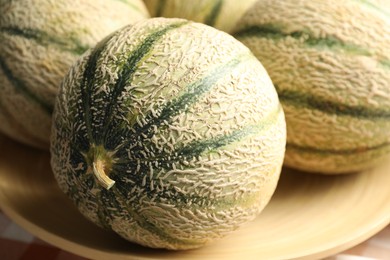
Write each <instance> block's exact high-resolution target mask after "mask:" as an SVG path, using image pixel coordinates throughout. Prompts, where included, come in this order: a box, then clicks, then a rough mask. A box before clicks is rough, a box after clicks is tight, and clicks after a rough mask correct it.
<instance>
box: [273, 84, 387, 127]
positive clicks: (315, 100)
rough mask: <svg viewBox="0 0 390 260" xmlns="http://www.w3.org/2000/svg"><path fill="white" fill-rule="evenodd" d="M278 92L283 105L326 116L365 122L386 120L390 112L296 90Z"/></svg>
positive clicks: (280, 90) (279, 90)
mask: <svg viewBox="0 0 390 260" xmlns="http://www.w3.org/2000/svg"><path fill="white" fill-rule="evenodd" d="M275 87H276V89H277V90H278V94H279V99H280V101H281V102H282V103H283V104H288V105H291V106H294V107H299V108H309V109H316V110H319V111H321V112H323V113H326V114H336V115H340V116H351V117H354V118H361V119H367V120H388V119H390V111H389V110H386V109H382V108H379V107H378V108H368V107H366V106H364V105H356V106H353V105H347V104H340V103H338V102H337V101H333V100H330V99H325V98H322V97H318V96H314V95H310V94H307V93H303V92H301V91H296V90H287V89H280V88H279V87H278V86H277V85H275Z"/></svg>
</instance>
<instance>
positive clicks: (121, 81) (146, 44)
mask: <svg viewBox="0 0 390 260" xmlns="http://www.w3.org/2000/svg"><path fill="white" fill-rule="evenodd" d="M188 23H189V22H187V21H186V22H179V23H174V24H171V25H168V26H167V27H165V28H163V29H161V30H159V31H156V32H153V33H152V34H150V35H149V36H148V37H146V39H145V40H144V41H143V42H142V43H140V44H139V45H138V47H137V48H136V49H135V50H134V51H132V52H131V54H130V56H129V57H128V59H127V61H126V64H125V65H124V66H123V68H122V70H121V72H120V73H119V76H118V80H117V82H116V83H115V85H114V87H113V91H112V94H111V95H110V101H109V104H108V105H107V107H106V108H105V116H104V119H103V126H104V129H103V131H102V135H101V136H99V137H98V138H97V140H96V141H97V142H98V143H102V142H103V141H104V140H105V139H106V136H107V133H108V129H109V128H111V127H112V125H111V122H112V120H113V117H114V113H113V111H114V109H115V107H116V106H117V100H118V97H119V96H120V95H121V93H122V92H123V91H124V89H125V87H126V86H128V85H129V84H131V80H132V78H133V76H134V73H135V72H136V71H137V69H138V66H139V63H140V62H141V61H142V60H143V59H144V58H145V57H146V56H147V54H149V53H150V52H151V51H152V50H153V47H154V45H155V44H156V43H157V42H158V41H159V40H160V39H161V37H162V36H164V35H165V34H166V33H168V32H169V31H171V30H174V29H177V28H179V27H181V26H183V25H186V24H188Z"/></svg>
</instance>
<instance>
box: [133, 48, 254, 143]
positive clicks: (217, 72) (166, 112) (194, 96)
mask: <svg viewBox="0 0 390 260" xmlns="http://www.w3.org/2000/svg"><path fill="white" fill-rule="evenodd" d="M248 57H250V56H247V57H246V58H248ZM242 61H243V56H240V57H238V58H235V59H232V60H231V61H229V62H227V63H226V64H223V65H222V66H220V67H217V68H215V69H214V70H212V71H211V72H210V73H208V75H206V76H205V77H203V78H202V79H200V80H198V81H196V82H194V83H192V84H190V85H189V86H188V87H187V88H186V89H185V91H184V93H182V95H181V96H179V97H178V98H176V99H173V100H170V101H168V102H167V104H166V105H165V106H164V107H163V108H162V109H161V112H160V113H159V116H157V117H156V116H153V115H152V114H149V115H147V116H146V118H145V121H146V122H147V123H146V124H145V125H143V126H140V125H138V124H136V125H134V126H133V128H134V131H135V132H136V133H145V134H147V136H148V137H151V134H153V133H152V132H151V131H150V130H151V129H153V126H157V127H158V126H160V125H161V124H162V123H163V122H164V121H169V120H170V119H171V118H172V117H174V116H175V115H178V114H179V113H182V112H185V111H186V110H187V109H188V108H189V107H190V106H191V104H194V103H195V102H196V101H197V100H199V99H200V97H201V96H202V95H203V94H205V93H206V92H207V91H209V90H210V89H211V88H212V87H213V86H214V85H215V83H216V82H217V81H218V80H220V79H221V78H223V77H224V76H226V75H228V74H229V73H231V72H232V71H233V70H234V69H235V68H236V67H237V66H238V65H239V64H240V63H241V62H242Z"/></svg>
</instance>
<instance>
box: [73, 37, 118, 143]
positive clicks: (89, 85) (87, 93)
mask: <svg viewBox="0 0 390 260" xmlns="http://www.w3.org/2000/svg"><path fill="white" fill-rule="evenodd" d="M111 37H112V36H107V37H106V38H105V39H103V40H102V41H100V42H99V43H98V44H97V45H96V47H95V48H94V49H93V50H92V52H91V54H90V55H89V57H88V61H87V62H86V66H85V69H84V73H83V77H82V79H81V82H80V90H81V91H80V92H81V100H82V102H80V103H78V104H77V106H78V108H77V110H78V115H80V117H82V120H84V122H85V125H86V129H85V131H86V135H87V137H88V139H89V140H94V138H93V134H92V129H91V124H92V123H91V121H92V119H91V104H92V102H93V100H92V96H91V95H92V92H93V88H94V85H95V84H96V79H95V72H96V69H97V67H98V61H99V58H100V56H101V54H102V53H103V51H105V49H106V48H107V43H108V42H109V40H110V39H111ZM77 121H81V120H77ZM79 132H81V130H80V131H79ZM79 136H80V134H79Z"/></svg>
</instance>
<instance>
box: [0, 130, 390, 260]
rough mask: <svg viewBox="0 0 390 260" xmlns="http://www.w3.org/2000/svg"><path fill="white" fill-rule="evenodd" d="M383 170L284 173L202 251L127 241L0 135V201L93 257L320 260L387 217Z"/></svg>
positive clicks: (16, 216) (26, 222)
mask: <svg viewBox="0 0 390 260" xmlns="http://www.w3.org/2000/svg"><path fill="white" fill-rule="evenodd" d="M389 169H390V166H383V167H380V168H377V169H375V170H371V171H367V172H363V173H359V174H354V175H344V176H320V175H311V174H304V173H300V172H294V171H291V170H284V171H283V172H282V177H281V180H280V182H279V185H278V188H277V191H276V193H275V195H274V196H273V198H272V200H271V202H270V204H269V205H268V206H267V207H266V209H265V210H264V211H263V213H262V214H261V215H260V216H259V217H258V218H257V219H256V220H255V221H254V222H252V223H250V224H248V225H247V226H245V227H243V228H242V229H240V230H238V231H236V232H235V233H233V234H231V235H230V236H228V237H226V238H225V239H222V240H220V241H218V242H216V243H214V244H212V245H209V246H206V247H204V248H201V249H198V250H191V251H182V252H172V251H166V250H154V249H147V248H144V247H141V246H138V245H135V244H132V243H130V242H127V241H125V240H123V239H121V238H120V237H118V236H117V235H115V234H113V233H110V232H107V231H103V230H101V229H100V228H98V227H96V226H95V225H93V224H92V223H90V222H88V221H87V220H85V219H84V218H83V217H82V216H81V215H80V214H79V213H78V211H77V209H76V208H75V207H74V206H73V205H72V204H71V202H70V201H69V200H68V199H67V198H66V197H65V196H64V195H63V194H62V193H61V191H60V190H59V189H58V188H57V185H56V183H55V180H54V179H53V176H52V173H51V170H50V165H49V154H48V153H47V152H43V151H38V150H35V149H33V148H29V147H27V146H24V145H21V144H18V143H16V142H14V141H11V140H9V139H7V138H5V137H1V136H0V205H1V207H2V209H3V211H4V212H5V213H6V214H8V215H9V216H10V217H11V218H12V219H13V220H14V221H15V222H16V223H18V224H19V225H21V226H22V227H24V228H25V229H26V230H28V231H30V232H31V233H32V234H34V235H36V236H37V237H39V238H41V239H43V240H45V241H47V242H49V243H52V244H54V245H56V246H58V247H60V248H62V249H64V250H67V251H70V252H73V253H75V254H79V255H81V256H84V257H88V258H93V259H109V260H113V259H202V260H203V259H293V258H309V259H318V258H321V257H326V256H329V255H332V254H335V253H337V252H339V251H342V250H344V249H347V248H349V247H352V246H354V245H356V244H358V243H360V242H362V241H363V240H365V239H367V238H368V237H370V236H372V235H373V234H375V233H376V232H378V231H379V230H381V229H382V228H383V227H385V226H386V225H387V224H388V223H389V222H390V188H389V183H390V172H389Z"/></svg>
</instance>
